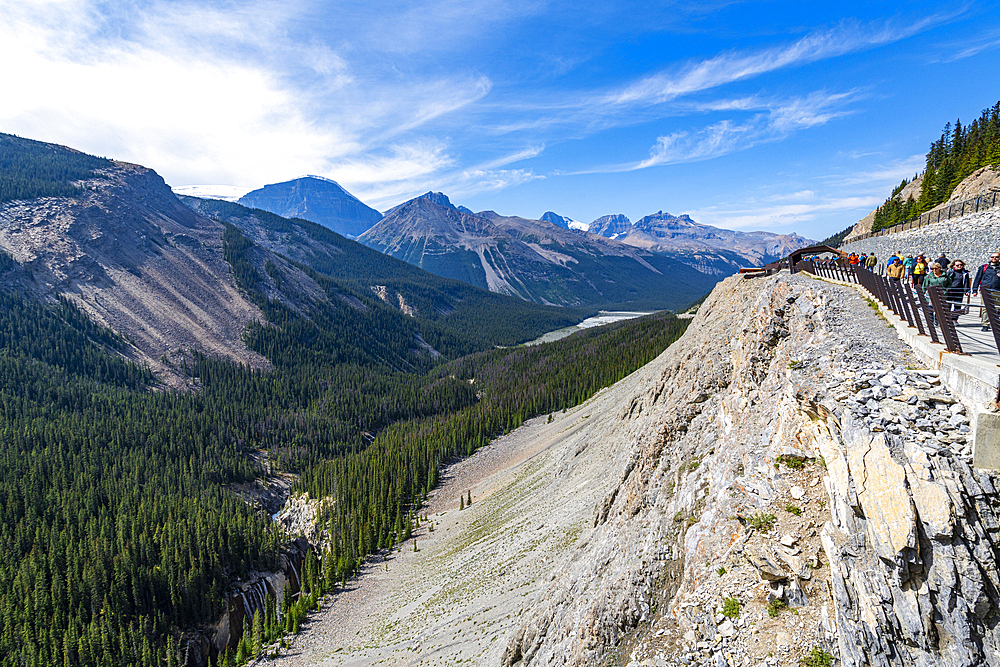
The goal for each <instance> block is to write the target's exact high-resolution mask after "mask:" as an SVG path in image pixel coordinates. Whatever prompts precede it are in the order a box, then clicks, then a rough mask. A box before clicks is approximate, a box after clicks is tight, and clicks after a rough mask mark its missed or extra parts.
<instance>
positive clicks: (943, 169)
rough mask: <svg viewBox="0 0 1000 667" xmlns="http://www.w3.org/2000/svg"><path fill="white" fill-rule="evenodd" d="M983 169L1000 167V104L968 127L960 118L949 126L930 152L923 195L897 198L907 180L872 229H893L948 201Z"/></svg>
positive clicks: (881, 208)
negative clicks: (968, 178)
mask: <svg viewBox="0 0 1000 667" xmlns="http://www.w3.org/2000/svg"><path fill="white" fill-rule="evenodd" d="M981 167H994V168H996V167H1000V102H997V103H996V104H994V105H993V106H992V107H991V108H989V109H985V110H984V111H983V112H982V114H980V116H979V118H977V119H976V120H974V121H972V122H971V123H969V124H967V125H962V121H961V119H959V120H956V121H955V124H954V125H952V124H951V123H950V122H949V123H946V124H945V126H944V130H943V131H942V132H941V137H940V138H939V139H937V140H936V141H933V142H932V143H931V147H930V150H929V151H928V152H927V157H926V167H925V171H924V178H923V182H922V183H921V186H920V196H919V197H917V198H913V197H910V198H908V199H907V200H906V201H900V200H899V198H897V197H896V195H897V194H899V192H900V191H901V190H902V189H903V188H904V187H905V186H906V185H907V183H909V182H910V181H909V180H905V179H904V180H903V182H902V183H900V184H899V185H898V186H896V189H894V190H893V192H892V194H891V195H890V196H889V198H888V199H887V200H886V201H885V203H884V204H883V205H882V206H880V207H879V208H878V210H877V211H876V212H875V220H874V222H873V224H872V230H878V229H882V228H884V227H890V226H892V225H895V224H897V223H899V222H903V221H905V220H908V219H910V218H913V217H916V216H918V215H920V214H921V213H923V212H924V211H929V210H930V209H932V208H934V207H935V206H937V205H938V204H941V203H944V202H946V201H948V198H949V197H951V193H952V192H953V191H954V190H955V188H956V187H957V186H958V184H959V183H961V182H962V181H963V180H964V179H965V178H966V177H968V176H969V175H970V174H972V172H974V171H976V170H977V169H979V168H981ZM914 187H916V186H914Z"/></svg>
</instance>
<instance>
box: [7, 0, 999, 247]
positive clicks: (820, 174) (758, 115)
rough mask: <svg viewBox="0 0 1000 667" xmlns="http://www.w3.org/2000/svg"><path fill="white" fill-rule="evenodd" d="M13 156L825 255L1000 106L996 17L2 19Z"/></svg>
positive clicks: (612, 6)
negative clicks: (710, 235) (74, 152)
mask: <svg viewBox="0 0 1000 667" xmlns="http://www.w3.org/2000/svg"><path fill="white" fill-rule="evenodd" d="M0 17H3V20H2V21H0V58H2V62H4V63H5V66H4V67H3V68H0V90H2V91H3V94H2V95H0V131H4V132H12V133H15V134H19V135H21V136H26V137H30V138H34V139H41V140H45V141H53V142H57V143H62V144H67V145H70V146H73V147H75V148H79V149H81V150H85V151H87V152H90V153H95V154H98V155H105V156H108V157H113V158H116V159H120V160H126V161H131V162H137V163H140V164H143V165H146V166H148V167H151V168H153V169H156V170H157V171H158V172H159V173H160V174H161V175H162V176H163V177H164V178H165V179H166V180H167V182H168V183H169V184H171V185H172V186H186V185H206V184H211V185H229V186H235V187H237V188H242V189H244V190H249V189H252V188H256V187H259V186H261V185H264V184H266V183H273V182H277V181H282V180H288V179H291V178H295V177H297V176H301V175H303V174H319V175H323V176H326V177H329V178H333V179H335V180H337V181H338V182H340V183H341V184H342V185H344V186H345V187H347V188H348V189H349V190H351V191H352V192H353V193H355V194H356V195H357V196H358V197H360V198H361V199H362V200H364V201H366V202H367V203H369V204H370V205H372V206H375V207H376V208H379V209H381V210H386V209H388V208H389V207H391V206H393V205H395V204H397V203H399V202H401V201H403V200H405V199H408V198H410V197H412V196H415V195H418V194H421V193H423V192H426V191H427V190H438V191H444V192H445V193H447V194H448V195H449V196H451V198H452V200H453V201H455V202H456V203H460V204H464V205H465V206H468V207H470V208H472V209H474V210H483V209H493V210H496V211H498V212H500V213H502V214H506V215H521V216H525V217H538V216H540V215H541V214H542V213H543V212H545V211H547V210H553V211H556V212H558V213H560V214H562V215H565V216H569V217H572V218H575V219H577V220H582V221H585V222H589V221H591V220H593V219H594V218H596V217H598V216H601V215H605V214H609V213H624V214H626V215H628V216H629V217H630V218H631V219H633V220H635V219H637V218H639V217H641V216H643V215H647V214H649V213H653V212H656V211H658V210H663V211H668V212H670V213H674V214H681V213H688V214H690V215H691V216H692V217H693V218H694V219H695V220H698V221H699V222H705V223H708V224H713V225H718V226H721V227H728V228H733V229H744V230H746V229H767V230H770V231H777V232H787V231H796V232H798V233H800V234H803V235H806V236H809V237H812V238H823V237H825V236H827V235H829V234H830V233H833V232H835V231H839V230H840V229H843V228H844V227H846V226H848V225H849V224H852V223H853V222H855V221H856V220H857V219H859V218H860V217H862V216H863V215H864V214H865V213H867V212H868V211H869V210H871V209H872V208H873V207H874V206H876V205H877V204H879V203H881V201H882V200H883V199H884V198H885V197H886V196H887V194H888V193H889V191H890V190H891V188H892V187H893V186H894V185H896V184H897V183H898V182H899V181H900V179H902V178H903V177H904V176H912V175H913V174H914V173H916V172H918V171H920V170H922V167H923V155H924V153H925V152H926V150H927V147H928V145H929V143H930V142H931V141H932V140H933V139H934V138H936V137H937V136H938V135H939V134H940V132H941V129H942V127H943V125H944V123H945V122H947V121H954V120H955V119H956V118H961V119H962V120H963V121H966V120H971V119H973V118H974V117H977V116H978V115H979V113H980V112H981V111H982V109H984V108H986V107H988V106H992V105H993V104H994V103H996V102H997V101H998V100H1000V85H998V82H1000V78H998V76H997V73H998V72H1000V11H998V7H997V3H994V2H979V3H968V4H955V3H947V4H946V3H921V2H909V3H898V2H893V3H889V2H863V3H811V2H801V1H799V2H712V3H701V2H687V1H679V2H627V1H618V2H600V3H587V2H581V1H576V2H545V1H543V0H537V1H527V2H497V1H485V2H484V1H482V0H438V1H431V2H403V1H400V2H365V3H360V2H359V3H351V4H348V3H336V2H308V1H295V0H293V1H290V2H280V3H278V2H274V3H265V2H256V3H246V2H222V3H212V2H142V1H135V2H129V3H122V2H97V1H93V0H50V1H46V0H34V1H33V2H31V3H25V2H23V0H20V1H10V0H0Z"/></svg>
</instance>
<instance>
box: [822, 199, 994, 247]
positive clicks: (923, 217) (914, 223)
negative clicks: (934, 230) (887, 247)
mask: <svg viewBox="0 0 1000 667" xmlns="http://www.w3.org/2000/svg"><path fill="white" fill-rule="evenodd" d="M998 204H1000V191H996V190H994V191H993V192H988V193H986V194H984V195H980V196H978V197H973V198H971V199H966V200H964V201H960V202H955V203H954V204H949V205H948V206H947V208H940V209H938V210H936V211H927V212H926V213H921V214H920V215H918V216H917V217H915V218H910V219H909V220H904V221H903V222H897V223H896V224H895V225H891V226H889V227H883V228H882V229H879V230H876V231H871V232H865V233H864V234H860V235H859V236H852V237H851V238H850V239H844V241H843V243H842V244H841V245H850V244H851V243H854V242H855V241H864V240H865V239H870V238H873V237H876V236H887V235H889V234H895V233H897V232H904V231H906V230H907V229H918V228H920V227H925V226H927V225H930V224H933V223H935V222H940V221H942V220H950V219H951V218H959V217H961V216H963V215H966V214H969V213H978V212H979V211H985V210H988V209H991V208H993V207H995V206H997V205H998Z"/></svg>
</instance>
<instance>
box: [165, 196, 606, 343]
mask: <svg viewBox="0 0 1000 667" xmlns="http://www.w3.org/2000/svg"><path fill="white" fill-rule="evenodd" d="M183 200H184V201H185V202H186V203H187V204H188V205H190V206H191V207H192V208H195V209H196V210H198V211H200V212H201V213H204V214H205V215H208V216H209V217H212V218H214V219H216V220H220V221H222V222H227V223H230V224H232V225H233V226H235V227H237V228H239V229H240V231H241V232H243V234H245V235H246V236H248V237H249V238H251V239H252V240H253V241H254V242H255V243H257V244H258V245H260V246H261V247H264V248H267V249H269V250H271V251H273V252H276V253H279V254H281V255H284V256H286V257H288V258H290V259H292V260H294V261H295V262H297V263H299V264H300V265H303V266H304V267H308V268H309V269H311V270H312V272H314V274H319V275H321V276H324V277H326V278H327V279H333V280H334V281H336V283H335V284H336V285H338V286H340V289H343V290H347V291H351V292H354V293H356V294H365V295H368V296H371V295H373V294H374V293H376V292H374V291H373V290H378V292H377V293H379V294H382V295H383V299H382V300H383V301H384V302H385V303H387V304H388V305H390V306H392V307H394V308H395V309H397V310H403V309H405V310H406V312H409V313H410V314H412V315H415V316H416V317H418V318H420V319H422V320H427V321H429V322H435V323H437V324H439V325H441V326H443V327H446V328H448V329H450V330H452V331H453V332H455V333H456V334H458V335H461V336H464V337H466V338H471V339H474V340H476V341H478V342H477V344H478V345H481V346H485V347H493V346H496V345H504V346H507V345H516V344H517V343H521V342H524V341H526V340H532V339H534V338H537V337H538V336H540V335H541V334H543V333H545V332H546V331H552V330H553V329H558V328H561V327H564V326H570V325H572V324H575V323H577V322H579V321H580V320H582V319H584V318H586V317H589V316H590V315H593V314H594V313H595V312H596V309H594V308H582V309H576V308H557V307H554V306H543V305H538V304H534V303H528V302H526V301H523V300H521V299H518V298H515V297H510V296H504V295H501V294H494V293H492V292H488V291H486V290H484V289H477V288H475V287H473V286H471V285H468V284H466V283H463V282H461V281H459V280H450V279H447V278H442V277H440V276H436V275H434V274H432V273H429V272H427V271H423V270H421V269H419V268H417V267H415V266H412V265H410V264H407V263H406V262H404V261H401V260H398V259H395V258H393V257H390V256H388V255H383V254H382V253H380V252H378V251H376V250H372V249H371V248H368V247H366V246H364V245H362V244H360V243H357V242H355V241H351V240H349V239H347V238H344V237H343V236H341V235H340V234H338V233H336V232H334V231H332V230H330V229H327V228H326V227H323V226H322V225H318V224H316V223H314V222H309V221H308V220H299V219H292V220H289V219H287V218H283V217H281V216H278V215H275V214H274V213H269V212H267V211H262V210H259V209H250V208H247V207H245V206H242V205H240V204H234V203H230V202H224V201H217V200H211V199H197V198H194V197H184V198H183ZM430 329H433V327H430ZM427 336H428V334H424V337H425V338H427ZM428 342H430V341H429V340H428ZM432 344H433V343H432ZM435 347H437V346H436V345H435ZM477 349H484V348H483V347H478V348H477ZM440 351H442V352H444V350H440ZM468 351H472V350H471V349H467V350H466V352H468Z"/></svg>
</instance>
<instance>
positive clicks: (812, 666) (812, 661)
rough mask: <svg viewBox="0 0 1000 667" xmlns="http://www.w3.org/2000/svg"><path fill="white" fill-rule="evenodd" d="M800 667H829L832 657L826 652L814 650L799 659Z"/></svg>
mask: <svg viewBox="0 0 1000 667" xmlns="http://www.w3.org/2000/svg"><path fill="white" fill-rule="evenodd" d="M799 665H800V667H831V666H832V665H833V656H832V655H830V654H829V653H827V652H826V651H824V650H822V649H818V648H814V649H813V650H812V651H810V653H809V655H806V656H803V657H801V658H799Z"/></svg>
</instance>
